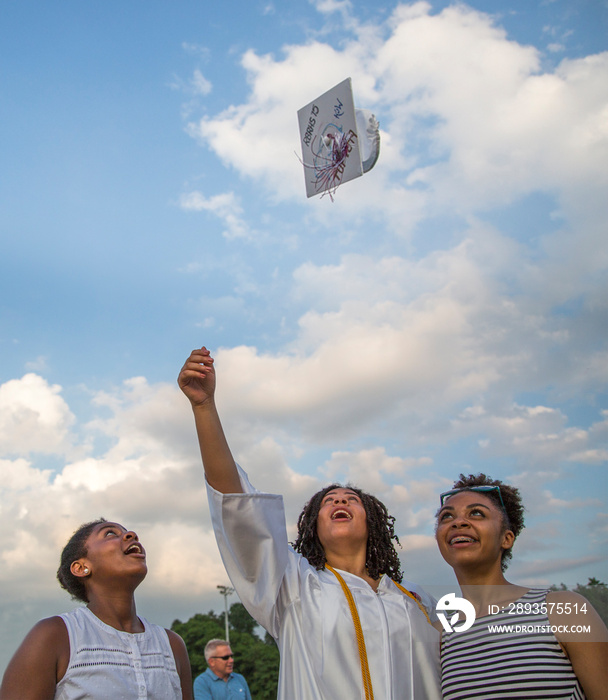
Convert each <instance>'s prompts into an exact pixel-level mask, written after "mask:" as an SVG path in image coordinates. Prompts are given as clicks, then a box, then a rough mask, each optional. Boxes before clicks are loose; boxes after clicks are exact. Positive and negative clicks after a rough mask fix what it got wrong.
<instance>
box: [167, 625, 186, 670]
mask: <svg viewBox="0 0 608 700" xmlns="http://www.w3.org/2000/svg"><path fill="white" fill-rule="evenodd" d="M161 629H162V628H161ZM165 632H166V633H167V637H168V638H169V645H170V646H171V651H172V652H173V656H174V658H175V662H176V664H177V665H178V668H179V665H180V663H183V662H184V660H187V659H188V651H187V649H186V644H185V642H184V640H183V639H182V638H181V637H180V636H179V634H177V632H174V631H173V630H168V629H165Z"/></svg>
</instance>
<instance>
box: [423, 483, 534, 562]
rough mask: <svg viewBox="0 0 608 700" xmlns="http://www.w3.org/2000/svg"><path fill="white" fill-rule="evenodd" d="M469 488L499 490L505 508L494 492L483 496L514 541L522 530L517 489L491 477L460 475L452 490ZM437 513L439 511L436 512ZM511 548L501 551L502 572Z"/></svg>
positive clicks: (510, 554) (520, 505)
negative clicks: (497, 512) (495, 487)
mask: <svg viewBox="0 0 608 700" xmlns="http://www.w3.org/2000/svg"><path fill="white" fill-rule="evenodd" d="M471 486H498V488H499V489H500V496H502V500H503V503H504V504H505V507H504V509H503V507H502V503H501V502H500V496H499V495H498V493H497V492H496V491H486V492H484V494H483V495H484V496H486V498H489V499H490V500H491V501H493V503H494V504H495V505H496V507H497V508H499V509H500V512H501V513H502V516H503V523H504V529H505V530H511V532H512V533H513V534H514V535H515V539H517V536H518V535H519V533H520V532H521V531H522V530H523V529H524V527H525V525H524V505H523V503H522V500H521V495H520V493H519V489H517V488H515V486H509V484H503V482H502V481H500V479H492V477H490V476H487V475H486V474H469V475H468V476H465V475H464V474H460V476H459V477H458V481H455V482H454V486H453V487H452V488H455V489H463V490H465V491H466V489H467V488H468V487H471ZM437 512H438V513H439V511H437ZM512 550H513V547H511V548H510V549H503V551H502V555H501V556H502V558H501V568H502V570H503V571H505V570H506V568H507V566H508V565H509V559H511V557H512V556H513V554H512Z"/></svg>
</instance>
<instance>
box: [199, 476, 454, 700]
mask: <svg viewBox="0 0 608 700" xmlns="http://www.w3.org/2000/svg"><path fill="white" fill-rule="evenodd" d="M240 477H241V483H242V486H243V489H244V490H245V493H240V494H221V493H219V492H218V491H215V490H214V489H213V488H211V487H210V486H209V485H208V484H207V493H208V496H209V505H210V509H211V515H212V519H213V527H214V530H215V535H216V538H217V543H218V546H219V549H220V552H221V555H222V559H223V562H224V566H225V567H226V570H227V572H228V576H229V577H230V580H231V582H232V585H233V586H234V588H235V589H236V591H237V593H238V595H239V597H240V599H241V601H242V602H243V604H244V605H245V607H246V608H247V610H248V611H249V613H250V614H251V615H252V617H253V618H254V619H255V620H257V622H258V623H259V624H260V625H262V627H264V628H265V629H266V630H268V632H269V633H270V634H271V635H272V636H273V637H274V639H275V640H276V642H277V644H278V647H279V651H280V655H281V669H280V674H279V689H278V696H277V698H278V700H357V699H358V698H365V695H364V691H363V682H362V678H361V664H360V658H359V652H358V648H357V642H356V638H355V630H354V625H353V620H352V617H351V613H350V609H349V607H348V603H347V601H346V597H345V595H344V592H343V591H342V588H341V587H340V584H339V583H338V580H337V579H336V577H335V576H334V575H333V574H332V573H331V572H330V571H326V570H323V571H317V570H316V569H315V568H314V567H313V566H311V565H310V564H309V563H308V561H307V560H306V559H304V558H303V557H302V556H301V555H299V554H297V553H296V552H294V550H293V549H292V548H291V547H290V546H289V544H288V542H287V531H286V527H285V513H284V509H283V498H282V497H281V496H277V495H273V494H267V493H260V492H258V491H256V490H255V489H254V488H253V486H251V484H250V483H249V481H248V479H247V476H246V474H245V472H243V471H242V470H240ZM339 573H340V574H341V575H342V577H343V579H344V580H345V582H346V584H347V585H348V587H349V588H350V590H351V592H352V595H353V597H354V599H355V602H356V606H357V611H358V613H359V617H360V620H361V627H362V629H363V634H364V637H365V646H366V649H367V658H368V664H369V670H370V675H371V681H372V687H373V692H374V698H375V700H410V699H414V700H441V691H440V681H439V659H438V651H439V633H438V632H437V630H435V629H434V628H433V627H432V626H431V625H430V624H429V623H428V622H427V619H426V617H425V616H424V614H423V613H422V611H421V610H420V608H419V607H418V605H417V603H416V602H415V601H414V600H412V599H411V598H409V597H407V596H405V595H404V594H403V593H401V591H399V589H398V588H397V587H396V586H395V584H394V583H393V582H392V581H391V580H390V579H389V578H388V577H387V576H383V577H382V579H381V580H380V583H379V586H378V590H377V592H374V590H373V589H372V588H371V586H370V585H369V584H368V583H367V582H366V581H364V580H363V579H361V578H359V577H358V576H353V575H352V574H349V573H348V572H346V571H340V572H339ZM403 585H404V586H405V588H408V589H409V590H412V588H413V589H416V592H417V593H419V594H421V595H422V596H423V600H424V598H425V597H426V600H427V602H428V603H429V604H430V600H431V599H430V598H429V597H428V596H426V594H424V593H423V592H422V591H421V590H420V589H418V588H417V587H416V586H414V585H412V584H409V583H408V582H403ZM432 610H434V608H432Z"/></svg>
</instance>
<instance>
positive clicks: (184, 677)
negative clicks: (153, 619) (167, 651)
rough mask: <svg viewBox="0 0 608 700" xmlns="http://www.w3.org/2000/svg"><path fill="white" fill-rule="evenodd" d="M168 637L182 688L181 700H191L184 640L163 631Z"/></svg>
mask: <svg viewBox="0 0 608 700" xmlns="http://www.w3.org/2000/svg"><path fill="white" fill-rule="evenodd" d="M165 632H166V633H167V636H168V637H169V644H170V645H171V650H172V651H173V658H174V659H175V667H176V668H177V675H178V676H179V680H180V684H181V686H182V700H193V695H192V671H191V670H190V659H189V658H188V651H187V650H186V645H185V644H184V640H183V639H182V638H181V637H180V636H179V634H176V633H175V632H173V631H172V630H165Z"/></svg>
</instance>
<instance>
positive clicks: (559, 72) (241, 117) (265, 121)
mask: <svg viewBox="0 0 608 700" xmlns="http://www.w3.org/2000/svg"><path fill="white" fill-rule="evenodd" d="M317 7H318V9H319V10H320V11H323V12H328V13H329V12H334V11H335V10H339V9H347V8H348V4H344V3H335V2H331V3H320V4H317ZM345 17H346V16H345ZM343 21H344V23H345V24H346V26H347V27H348V28H349V30H350V31H351V32H352V35H353V36H352V38H351V39H350V40H344V41H343V42H342V43H341V44H340V45H339V47H336V46H331V45H330V44H329V43H323V42H322V41H310V42H309V43H307V44H306V45H302V46H296V45H291V46H285V47H284V48H283V54H282V56H281V57H280V58H275V57H274V56H272V55H270V54H267V55H259V54H257V53H256V52H254V51H253V50H249V51H247V52H246V53H245V54H244V55H243V58H242V65H243V68H244V70H245V72H246V74H247V78H248V82H249V84H250V88H251V89H250V94H249V96H248V99H247V101H246V102H243V103H242V104H239V105H232V106H231V107H229V108H228V109H226V110H224V111H223V112H222V113H220V114H217V115H215V116H206V117H204V118H203V119H201V120H200V121H199V122H198V123H195V122H192V123H191V124H190V125H189V131H190V133H191V134H192V135H193V136H194V137H195V138H197V139H199V140H200V141H201V142H202V143H204V144H205V145H206V146H208V147H209V148H210V149H211V150H212V151H214V152H215V153H216V154H217V155H218V156H219V158H220V159H221V160H222V162H223V163H224V164H226V165H228V166H230V167H233V168H235V169H236V170H237V171H238V172H240V173H242V174H244V175H247V176H248V177H251V178H255V179H256V181H258V182H265V183H266V185H267V191H268V193H269V196H271V197H272V198H273V199H293V198H294V197H295V198H297V200H301V199H302V192H303V187H302V184H303V183H302V174H301V166H300V164H299V163H298V161H297V159H296V158H295V156H294V150H295V151H298V149H299V146H298V135H297V123H296V119H295V114H296V111H297V109H299V108H300V107H301V106H302V105H303V104H304V103H305V102H306V99H312V97H314V96H315V95H317V94H320V93H321V92H324V91H325V90H326V89H328V87H330V86H331V85H333V84H336V83H337V82H339V81H341V80H342V79H344V77H346V76H351V77H352V78H353V86H354V92H355V98H356V103H357V106H361V107H368V108H371V109H373V110H374V111H375V113H376V114H377V116H378V118H379V120H380V125H381V128H382V153H381V156H380V161H379V163H378V165H377V166H376V168H375V169H374V170H373V171H372V172H370V173H369V174H367V175H366V176H364V177H363V178H360V179H359V180H357V181H354V182H353V183H349V184H348V185H347V186H345V187H344V188H342V189H341V190H339V193H338V196H337V199H336V203H335V205H334V206H332V207H331V208H328V207H327V206H324V205H325V204H326V203H325V202H323V203H322V205H319V204H318V202H314V203H313V202H311V203H310V204H309V209H310V212H311V215H312V216H315V217H319V218H321V219H323V220H326V219H327V218H328V216H329V214H328V212H330V211H331V214H332V216H333V219H334V220H335V214H336V213H338V216H339V217H340V219H342V220H343V221H350V220H353V221H354V220H357V219H359V218H360V217H361V216H370V214H371V215H373V216H374V217H378V216H380V217H383V218H384V219H385V220H386V221H387V223H388V225H389V227H390V228H391V229H392V231H393V233H394V234H396V235H399V234H401V233H409V232H411V231H412V229H413V227H414V225H415V224H416V223H417V222H419V221H420V220H421V218H422V217H424V216H427V215H429V214H431V213H435V214H436V213H437V212H439V211H443V212H450V213H454V212H456V213H458V214H460V215H463V216H468V215H471V214H473V213H475V212H477V211H480V210H487V208H488V207H492V206H498V205H503V204H508V203H511V202H513V201H516V200H517V199H518V198H519V197H522V196H524V195H526V194H527V193H529V192H531V191H545V192H551V193H555V194H556V196H557V197H558V198H559V200H560V201H561V202H562V204H563V205H564V206H565V208H566V211H567V213H568V216H582V215H583V212H584V211H585V210H588V207H584V206H578V205H577V202H578V201H579V199H580V198H581V197H583V198H585V199H589V196H590V195H589V192H591V193H595V194H596V203H595V208H597V207H598V206H599V208H600V209H601V211H603V212H604V213H605V198H603V197H601V198H600V199H599V201H597V195H598V194H599V193H601V192H602V191H604V190H605V189H606V185H607V178H608V175H607V174H606V169H605V167H604V163H605V162H606V159H607V151H606V149H608V140H607V138H606V126H605V125H606V117H605V115H606V110H607V109H608V80H607V76H608V53H605V54H598V55H596V56H589V57H585V58H581V59H576V60H564V61H563V62H562V63H561V64H560V65H559V66H558V67H557V69H556V70H555V71H554V72H553V73H547V72H544V73H543V72H542V71H541V67H540V54H539V52H538V50H537V49H535V48H533V47H530V46H522V45H520V44H518V43H517V42H515V41H511V40H509V39H508V38H507V36H506V33H505V31H504V30H503V29H501V28H500V27H498V26H496V25H495V24H494V23H493V20H492V18H491V17H490V16H488V15H485V14H483V13H480V12H478V11H476V10H472V9H470V8H467V7H466V6H464V5H455V6H450V7H448V8H446V9H444V10H443V11H442V12H440V13H437V14H431V6H430V5H429V4H428V3H423V2H420V3H415V4H413V5H399V6H398V7H397V8H396V9H395V11H394V13H393V15H392V17H391V18H390V19H389V20H388V21H387V22H386V23H385V24H383V25H376V26H374V25H371V24H370V25H367V26H361V25H358V24H357V23H356V22H352V23H349V21H347V19H346V18H345V19H344V20H343ZM363 38H364V40H363ZM306 96H308V98H307V97H306ZM585 192H587V195H585ZM603 220H605V216H604V219H603ZM598 235H599V233H598V234H596V235H595V236H594V240H596V241H598V238H597V236H598Z"/></svg>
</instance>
